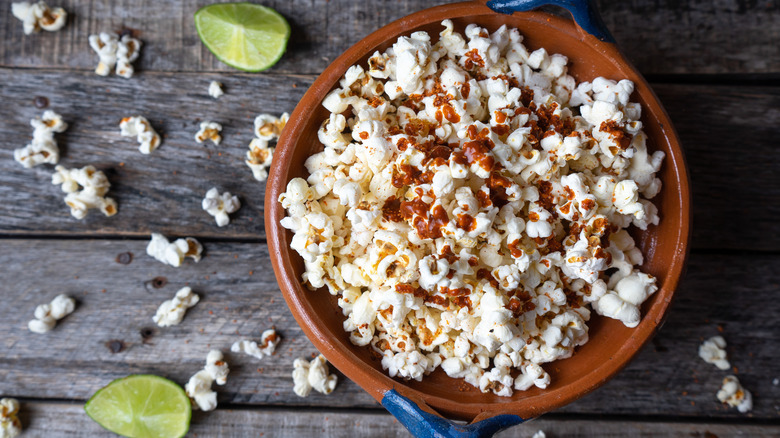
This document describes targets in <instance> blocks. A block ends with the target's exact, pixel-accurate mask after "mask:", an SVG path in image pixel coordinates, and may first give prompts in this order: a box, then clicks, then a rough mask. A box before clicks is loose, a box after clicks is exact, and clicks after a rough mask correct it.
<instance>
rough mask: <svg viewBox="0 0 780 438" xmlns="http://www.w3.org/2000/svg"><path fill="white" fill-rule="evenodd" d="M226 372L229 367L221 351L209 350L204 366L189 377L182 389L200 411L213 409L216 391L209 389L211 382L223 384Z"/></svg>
mask: <svg viewBox="0 0 780 438" xmlns="http://www.w3.org/2000/svg"><path fill="white" fill-rule="evenodd" d="M228 373H230V369H229V368H228V364H227V363H226V362H225V361H224V356H223V355H222V352H221V351H219V350H211V351H209V354H208V355H207V356H206V366H205V367H204V368H203V369H202V370H200V371H198V372H197V373H195V374H194V375H193V376H192V377H190V380H189V381H188V382H187V384H186V385H185V386H184V391H185V392H186V393H187V396H188V397H189V398H190V399H191V400H192V402H193V403H194V404H195V405H196V406H197V407H198V408H200V409H201V410H202V411H213V410H214V409H216V407H217V393H216V392H214V391H212V390H211V384H212V383H214V382H216V383H217V385H224V384H225V383H227V376H228Z"/></svg>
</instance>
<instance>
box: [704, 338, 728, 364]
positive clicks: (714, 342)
mask: <svg viewBox="0 0 780 438" xmlns="http://www.w3.org/2000/svg"><path fill="white" fill-rule="evenodd" d="M725 348H726V340H725V339H723V337H722V336H713V337H711V338H709V339H707V340H706V341H704V342H703V343H702V344H701V345H700V346H699V357H700V358H702V359H704V361H705V362H707V363H711V364H713V365H715V366H716V367H718V368H719V369H721V370H727V369H729V368H731V364H730V363H729V360H728V359H727V358H726V350H725Z"/></svg>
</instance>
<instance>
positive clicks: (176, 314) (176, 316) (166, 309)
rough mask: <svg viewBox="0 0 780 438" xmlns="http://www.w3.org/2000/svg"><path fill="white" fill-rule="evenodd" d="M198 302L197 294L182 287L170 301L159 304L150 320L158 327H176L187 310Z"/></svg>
mask: <svg viewBox="0 0 780 438" xmlns="http://www.w3.org/2000/svg"><path fill="white" fill-rule="evenodd" d="M198 301H200V297H199V296H198V294H196V293H194V292H192V289H191V288H189V287H183V288H181V289H179V290H178V291H177V292H176V295H174V297H173V298H172V299H170V300H166V301H163V303H162V304H160V307H159V308H158V309H157V313H155V315H154V316H153V317H152V320H153V321H154V323H155V324H157V325H158V326H160V327H170V326H172V325H178V324H179V323H181V321H182V320H183V319H184V315H185V314H186V313H187V309H189V308H190V307H193V306H195V305H196V304H198Z"/></svg>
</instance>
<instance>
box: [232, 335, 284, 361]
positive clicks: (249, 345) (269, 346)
mask: <svg viewBox="0 0 780 438" xmlns="http://www.w3.org/2000/svg"><path fill="white" fill-rule="evenodd" d="M279 341H281V338H280V337H279V335H277V334H276V330H273V329H271V330H266V331H264V332H263V334H262V335H261V336H260V345H258V344H257V342H255V341H251V340H249V339H243V340H241V341H238V342H234V343H233V345H232V346H231V347H230V351H232V352H233V353H245V354H248V355H250V356H252V357H255V358H257V359H262V358H263V357H265V356H270V355H272V354H274V350H275V349H276V346H277V344H279Z"/></svg>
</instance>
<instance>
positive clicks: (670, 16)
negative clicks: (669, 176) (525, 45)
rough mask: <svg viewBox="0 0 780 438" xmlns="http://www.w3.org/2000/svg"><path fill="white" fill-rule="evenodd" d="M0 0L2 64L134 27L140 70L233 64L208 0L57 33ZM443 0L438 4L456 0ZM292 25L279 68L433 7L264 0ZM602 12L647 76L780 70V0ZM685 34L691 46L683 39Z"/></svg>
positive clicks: (71, 62)
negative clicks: (205, 37) (214, 38)
mask: <svg viewBox="0 0 780 438" xmlns="http://www.w3.org/2000/svg"><path fill="white" fill-rule="evenodd" d="M12 1H13V0H3V1H1V2H0V22H3V23H6V25H5V26H3V28H4V29H3V31H2V36H3V40H4V42H5V43H4V44H3V45H2V46H0V65H2V66H6V67H11V66H12V67H45V68H71V69H93V68H94V66H95V64H96V58H95V55H94V54H93V53H92V51H91V49H90V48H89V45H88V43H87V37H88V35H90V34H92V33H97V32H100V31H121V30H122V29H132V30H134V31H135V32H136V33H137V34H138V35H139V36H140V38H141V39H142V40H143V41H144V43H145V48H144V50H143V53H142V57H141V59H140V60H139V61H138V63H139V64H138V65H139V70H140V71H153V70H156V71H160V70H164V71H225V70H230V68H229V67H227V66H225V65H224V64H222V63H220V62H219V61H217V60H216V59H215V58H214V56H213V55H212V54H211V53H210V52H209V51H208V50H207V49H205V48H204V47H203V45H202V44H201V43H200V41H199V39H198V36H197V34H196V32H195V26H194V23H193V20H192V15H193V13H194V12H195V11H196V10H197V9H198V8H199V7H201V6H203V5H205V4H207V3H209V2H185V3H180V2H156V3H154V5H153V7H151V6H150V5H147V4H144V3H143V2H138V1H134V0H122V1H108V0H91V1H75V0H67V1H65V0H63V1H60V2H58V3H57V4H59V5H62V6H63V7H65V8H66V10H68V11H69V12H70V14H71V15H70V18H69V22H68V24H67V26H66V27H65V28H64V29H62V30H61V31H60V32H57V33H46V32H44V33H41V34H37V35H34V36H25V35H24V34H23V33H22V29H21V23H20V22H19V21H18V20H16V19H15V18H14V17H13V16H12V15H11V12H10V9H11V8H10V3H11V2H12ZM448 2H450V0H440V1H438V2H435V3H438V4H440V3H448ZM263 4H265V5H267V6H271V7H274V8H275V9H277V10H278V11H279V12H280V13H281V14H282V15H284V16H285V17H286V18H287V19H288V20H289V21H290V24H291V26H292V31H293V32H292V38H291V40H290V46H289V49H288V52H287V54H286V55H285V56H284V57H283V58H282V60H281V62H280V63H279V64H278V65H277V66H275V67H274V68H273V70H272V71H274V72H283V73H310V74H316V73H319V72H321V71H322V70H323V69H324V68H325V67H326V66H327V65H328V63H329V62H330V61H332V60H333V59H335V57H337V56H338V55H339V54H341V53H342V52H343V51H344V50H345V49H347V48H348V47H349V46H351V45H352V44H354V43H355V42H357V41H358V40H360V39H361V38H363V37H364V36H366V35H368V34H369V33H371V32H372V31H374V30H376V29H378V28H379V27H381V26H383V25H385V24H387V23H389V22H391V21H393V20H396V19H398V18H401V17H403V16H405V15H408V14H410V13H412V12H416V11H418V10H421V9H423V8H426V7H430V6H432V4H431V3H430V2H426V1H425V0H400V1H396V0H376V1H371V2H356V1H350V0H294V1H265V2H263ZM598 4H599V6H600V9H601V14H602V16H603V18H604V21H605V22H606V24H607V25H608V27H609V28H610V29H611V30H612V33H613V34H614V36H615V39H616V40H617V41H618V44H619V45H620V46H621V47H622V49H623V51H624V52H625V53H626V55H627V56H628V58H629V59H631V60H632V61H633V62H634V63H635V64H636V65H637V66H638V67H639V69H640V70H641V71H642V72H643V73H645V74H669V73H685V74H687V73H777V72H778V71H780V46H778V44H777V41H778V40H780V3H778V2H776V1H767V2H748V1H735V0H718V1H711V2H701V1H696V0H686V1H681V2H676V1H660V2H659V1H650V0H634V1H630V2H626V1H620V0H600V1H599V2H598ZM680 41H685V44H680Z"/></svg>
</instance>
